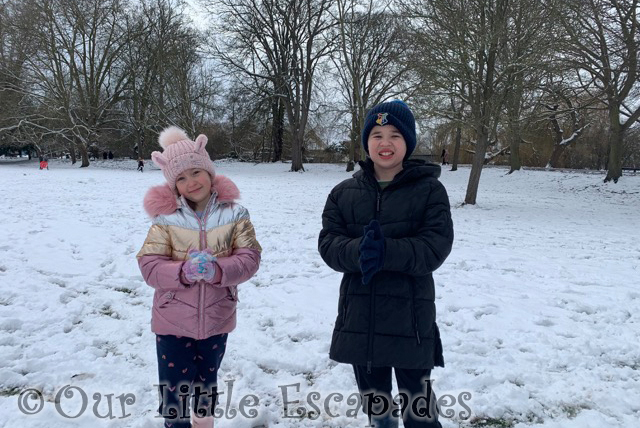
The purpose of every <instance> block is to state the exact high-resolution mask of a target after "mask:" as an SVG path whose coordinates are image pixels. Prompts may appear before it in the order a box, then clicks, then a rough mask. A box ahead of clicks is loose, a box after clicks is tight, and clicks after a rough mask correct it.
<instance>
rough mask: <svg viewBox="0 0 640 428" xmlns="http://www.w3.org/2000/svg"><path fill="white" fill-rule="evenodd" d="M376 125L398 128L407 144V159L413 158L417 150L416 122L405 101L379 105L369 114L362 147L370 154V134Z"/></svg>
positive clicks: (363, 129)
mask: <svg viewBox="0 0 640 428" xmlns="http://www.w3.org/2000/svg"><path fill="white" fill-rule="evenodd" d="M376 125H380V126H383V125H393V126H395V127H396V128H398V131H400V133H401V134H402V137H403V138H404V141H405V143H406V144H407V154H406V155H405V157H404V158H405V159H407V158H409V156H411V153H413V151H414V150H415V148H416V120H415V118H414V117H413V113H411V110H410V109H409V106H407V105H406V104H405V103H404V102H403V101H400V100H394V101H389V102H386V103H381V104H378V105H377V106H375V107H373V108H372V109H371V110H369V112H368V113H367V116H366V118H365V119H364V128H362V145H363V146H364V151H365V152H367V154H369V144H368V141H369V134H370V133H371V130H372V129H373V127H374V126H376Z"/></svg>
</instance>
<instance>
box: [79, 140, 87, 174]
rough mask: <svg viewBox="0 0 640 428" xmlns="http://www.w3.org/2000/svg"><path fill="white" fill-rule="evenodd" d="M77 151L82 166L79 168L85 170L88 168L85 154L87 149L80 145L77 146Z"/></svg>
mask: <svg viewBox="0 0 640 428" xmlns="http://www.w3.org/2000/svg"><path fill="white" fill-rule="evenodd" d="M78 150H79V151H80V156H81V158H82V165H80V168H86V167H88V166H89V153H88V152H87V147H86V146H85V145H84V144H82V143H80V144H78Z"/></svg>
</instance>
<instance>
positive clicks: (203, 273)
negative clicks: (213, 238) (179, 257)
mask: <svg viewBox="0 0 640 428" xmlns="http://www.w3.org/2000/svg"><path fill="white" fill-rule="evenodd" d="M215 260H216V258H215V257H214V256H213V254H212V253H211V250H209V249H206V250H204V251H196V250H191V251H189V259H188V260H187V261H185V262H184V264H183V265H182V272H183V273H184V277H185V278H186V279H187V281H189V282H190V283H192V284H193V283H194V282H196V281H201V280H204V281H206V282H211V281H213V278H214V276H215V273H216V265H215V264H214V263H213V262H214V261H215Z"/></svg>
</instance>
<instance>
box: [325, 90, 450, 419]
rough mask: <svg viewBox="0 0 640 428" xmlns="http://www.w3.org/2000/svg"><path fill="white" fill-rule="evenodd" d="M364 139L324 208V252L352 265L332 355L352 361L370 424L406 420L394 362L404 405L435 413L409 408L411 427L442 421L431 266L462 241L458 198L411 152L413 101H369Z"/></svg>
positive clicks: (340, 265)
mask: <svg viewBox="0 0 640 428" xmlns="http://www.w3.org/2000/svg"><path fill="white" fill-rule="evenodd" d="M362 144H363V146H364V150H365V152H366V153H367V155H368V158H367V159H366V161H364V162H360V171H358V172H356V173H355V174H354V175H353V178H349V179H347V180H344V181H343V182H342V183H340V184H338V185H337V186H336V187H334V188H333V190H332V191H331V193H330V194H329V197H328V198H327V202H326V205H325V207H324V212H323V213H322V230H321V231H320V236H319V240H318V248H319V251H320V255H321V256H322V258H323V259H324V261H325V262H326V263H327V265H329V267H331V268H332V269H334V270H336V271H338V272H342V273H343V274H344V275H343V277H342V282H341V284H340V298H339V301H338V317H337V319H336V323H335V328H334V330H333V338H332V340H331V348H330V351H329V357H330V358H331V359H332V360H334V361H337V362H340V363H347V364H351V365H352V366H353V371H354V373H355V378H356V383H357V384H358V389H359V391H360V394H361V396H362V398H363V401H362V402H363V411H364V412H365V413H367V415H368V416H369V422H370V424H372V425H370V426H374V427H378V428H383V427H384V428H391V427H398V422H399V421H398V418H397V417H396V416H395V415H394V410H395V411H396V412H397V409H395V405H394V403H393V400H392V397H391V375H392V371H393V372H395V377H396V380H397V383H398V389H399V391H400V392H401V393H403V394H405V396H406V398H407V400H406V401H405V400H403V404H404V403H416V405H417V406H418V407H420V409H422V410H424V411H425V413H426V414H421V412H420V410H419V411H418V412H416V411H414V410H412V409H411V407H403V410H402V418H403V420H404V426H405V427H407V428H418V427H420V428H427V427H429V428H441V425H440V422H438V417H437V411H436V400H435V396H434V394H433V393H432V391H431V383H430V376H431V370H432V369H433V368H434V367H436V366H440V367H443V366H444V358H443V352H442V342H441V340H440V332H439V330H438V325H437V324H436V308H435V287H434V282H433V276H432V273H433V272H434V271H435V270H436V269H438V267H440V265H441V264H442V263H443V262H444V260H445V259H446V258H447V256H448V255H449V253H450V252H451V247H452V244H453V223H452V222H451V212H450V207H449V198H448V196H447V192H446V190H445V188H444V186H443V185H442V183H440V181H438V177H439V176H440V166H439V165H435V164H428V163H426V162H425V161H423V160H409V156H410V155H411V153H412V152H413V150H414V149H415V147H416V130H415V119H414V116H413V113H412V112H411V110H410V109H409V107H408V106H407V105H406V104H405V103H404V102H402V101H392V102H386V103H382V104H378V105H377V106H375V107H373V108H372V109H371V110H369V112H368V113H367V116H366V119H365V122H364V128H363V131H362ZM420 402H422V404H421V405H420ZM427 402H428V403H429V405H428V406H427ZM385 403H386V406H385ZM427 407H428V409H429V411H428V413H427V409H426V408H427ZM385 410H386V411H385ZM396 415H397V413H396Z"/></svg>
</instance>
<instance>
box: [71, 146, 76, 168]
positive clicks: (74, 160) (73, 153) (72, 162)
mask: <svg viewBox="0 0 640 428" xmlns="http://www.w3.org/2000/svg"><path fill="white" fill-rule="evenodd" d="M69 155H70V156H71V165H75V163H76V162H77V159H76V146H75V144H71V145H70V146H69Z"/></svg>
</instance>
